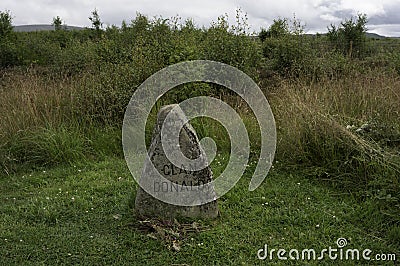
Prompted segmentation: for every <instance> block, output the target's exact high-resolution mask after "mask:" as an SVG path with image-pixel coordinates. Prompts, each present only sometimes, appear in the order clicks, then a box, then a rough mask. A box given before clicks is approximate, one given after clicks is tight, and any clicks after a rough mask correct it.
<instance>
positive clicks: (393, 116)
mask: <svg viewBox="0 0 400 266" xmlns="http://www.w3.org/2000/svg"><path fill="white" fill-rule="evenodd" d="M269 99H270V104H271V106H272V109H273V111H274V115H275V118H276V121H277V127H278V128H277V130H278V151H277V155H278V157H279V160H281V161H283V162H286V164H292V165H297V166H299V165H300V166H301V165H303V166H310V168H309V169H313V170H312V174H313V175H315V176H316V177H317V178H321V179H324V180H328V181H330V182H331V183H332V184H334V185H337V186H340V187H341V188H344V189H348V190H353V191H354V189H355V190H358V191H361V192H362V194H363V196H365V195H367V194H369V195H371V194H374V195H375V196H376V195H377V194H379V193H380V195H384V196H385V197H386V196H388V195H389V198H390V200H393V199H395V200H396V201H397V205H396V206H398V207H397V209H398V210H400V207H399V206H400V204H399V200H398V198H399V196H400V78H399V76H398V75H389V74H387V73H369V74H368V75H357V76H349V77H346V78H343V79H340V80H324V81H322V82H319V83H315V84H307V83H305V82H302V81H299V80H297V81H293V80H285V81H283V82H282V83H281V85H280V86H279V88H278V89H275V90H274V91H273V92H271V93H270V95H269Z"/></svg>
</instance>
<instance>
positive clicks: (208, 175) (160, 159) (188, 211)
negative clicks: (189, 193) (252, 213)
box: [135, 104, 219, 219]
mask: <svg viewBox="0 0 400 266" xmlns="http://www.w3.org/2000/svg"><path fill="white" fill-rule="evenodd" d="M176 107H177V108H176ZM174 108H175V109H174ZM173 109H174V112H173V113H174V114H173V119H176V120H179V119H181V121H175V122H177V124H179V123H182V124H183V123H184V122H182V121H185V120H187V119H186V116H185V114H184V113H183V111H182V110H181V109H180V108H179V106H178V105H176V104H174V105H168V106H165V107H163V108H162V109H161V110H160V111H159V113H158V117H157V124H156V126H155V128H154V131H153V136H152V142H151V145H150V147H149V151H148V156H149V158H150V161H146V163H145V165H144V168H143V173H142V176H141V179H140V180H139V183H141V182H148V183H147V184H150V187H151V189H152V192H153V191H154V192H156V193H169V192H171V191H173V190H174V189H175V188H174V186H173V185H168V184H167V182H159V181H152V179H154V180H156V179H155V178H154V177H153V176H152V175H151V174H150V173H149V172H150V171H149V170H148V169H150V168H151V167H152V166H154V167H155V169H157V171H158V173H160V174H161V175H162V176H163V177H164V178H166V179H167V180H169V181H171V182H173V183H170V184H179V185H181V186H185V187H183V188H186V187H187V189H191V188H192V186H198V185H203V184H207V183H208V182H210V181H211V180H212V171H211V169H210V167H209V166H206V167H205V168H202V169H201V170H194V171H191V170H188V169H182V168H183V167H182V166H181V167H179V166H177V165H175V164H173V163H172V162H170V161H169V160H168V158H167V156H166V154H165V152H164V149H163V146H162V142H161V131H162V125H163V122H164V120H165V119H166V117H167V115H168V114H169V113H170V112H171V111H172V110H173ZM182 119H183V120H182ZM168 128H169V127H168ZM172 134H177V133H172ZM179 148H180V151H181V152H182V154H183V155H184V156H185V157H187V158H188V159H190V160H195V159H197V158H199V157H200V156H204V158H206V157H205V153H204V150H203V148H202V147H201V146H200V142H199V140H198V137H197V135H196V132H195V131H194V129H193V127H192V126H191V125H190V124H189V123H188V122H187V123H184V125H183V127H182V130H181V131H180V133H179V147H178V149H179ZM170 186H171V187H170ZM207 193H211V194H208V195H211V196H213V198H215V197H214V196H215V191H214V189H213V187H211V189H209V190H208V191H207ZM175 195H177V196H178V197H179V196H180V195H179V191H178V192H177V191H175V194H174V196H175ZM182 196H184V193H182ZM135 211H136V213H137V214H138V215H139V216H141V217H147V218H150V217H152V218H163V219H173V218H179V217H188V218H215V217H217V216H218V214H219V211H218V205H217V201H216V200H213V201H211V202H208V203H205V204H201V205H196V206H177V205H172V204H169V203H166V202H163V201H161V200H159V199H157V198H155V197H153V196H152V195H150V194H149V193H147V192H146V191H145V190H144V189H143V188H142V187H139V188H138V191H137V195H136V202H135Z"/></svg>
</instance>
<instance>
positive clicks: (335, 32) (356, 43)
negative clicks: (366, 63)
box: [327, 14, 368, 57]
mask: <svg viewBox="0 0 400 266" xmlns="http://www.w3.org/2000/svg"><path fill="white" fill-rule="evenodd" d="M367 22H368V19H367V15H365V14H358V17H357V18H353V17H352V18H350V19H346V20H345V21H342V22H341V24H340V26H339V27H337V26H335V25H332V24H331V26H330V27H328V33H327V36H328V39H329V40H330V42H331V43H332V44H333V45H334V46H335V47H336V49H337V50H339V51H340V52H342V53H343V54H345V55H348V56H349V57H362V56H363V55H364V52H365V41H366V36H365V33H366V32H367V27H366V24H367Z"/></svg>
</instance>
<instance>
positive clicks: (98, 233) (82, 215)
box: [0, 157, 400, 265]
mask: <svg viewBox="0 0 400 266" xmlns="http://www.w3.org/2000/svg"><path fill="white" fill-rule="evenodd" d="M220 158H221V157H219V159H217V160H220V161H221V160H222V159H220ZM223 165H224V161H222V163H221V166H219V164H218V163H215V164H214V168H215V172H216V173H218V172H220V171H221V168H222V167H223ZM251 165H254V164H251ZM275 165H276V167H275V168H274V169H272V170H271V172H270V174H269V175H268V178H267V180H266V181H265V182H264V183H263V184H262V186H261V187H260V188H258V189H257V190H256V191H254V192H249V191H247V187H248V182H249V181H250V172H251V171H248V172H246V174H245V176H244V177H243V178H242V179H241V180H240V181H239V183H238V184H237V185H236V186H235V187H234V189H232V190H231V191H230V192H229V193H228V194H226V195H224V196H223V197H222V198H221V199H220V200H219V208H220V211H221V216H220V217H219V218H218V219H217V220H215V221H198V223H199V224H201V225H202V226H203V227H206V229H207V230H202V231H200V232H198V233H190V234H188V235H186V237H185V238H182V239H180V247H181V249H180V251H174V250H173V249H172V248H171V245H170V243H168V242H167V241H163V240H157V239H153V238H152V237H149V236H148V234H147V233H145V232H142V231H141V230H139V229H138V226H137V225H138V221H137V219H136V217H135V216H134V213H133V210H132V203H133V200H134V196H135V191H136V188H137V186H136V183H135V182H134V180H133V178H132V176H131V175H130V173H129V170H128V169H127V167H126V165H125V161H124V160H123V159H119V158H109V159H107V160H106V161H102V162H97V163H94V162H90V163H87V164H79V165H76V166H68V167H65V166H58V167H55V168H52V169H47V170H43V171H36V172H31V173H29V172H26V173H23V174H21V173H19V174H15V175H12V176H1V177H0V202H1V205H0V258H1V260H2V262H1V264H2V265H28V264H29V265H58V264H85V265H111V264H119V265H124V264H126V265H173V264H175V265H265V264H267V263H269V262H270V261H268V260H266V261H260V260H259V259H258V258H257V251H258V250H259V249H260V248H262V247H263V246H264V245H265V244H268V246H269V247H270V248H275V249H279V248H284V249H286V250H290V249H291V248H296V249H299V250H302V249H305V248H314V249H315V250H317V251H318V250H321V249H323V248H328V247H329V246H332V247H333V248H334V247H336V240H337V239H338V238H340V237H344V238H346V239H347V240H348V247H349V248H358V249H366V248H369V249H371V250H373V252H374V253H373V254H376V253H396V254H397V259H399V256H400V245H399V243H400V241H399V239H400V236H399V232H400V229H399V225H398V224H397V225H395V224H387V223H388V222H387V220H386V219H385V215H384V214H383V213H381V212H380V209H379V205H378V204H377V203H376V202H375V201H372V200H368V199H367V200H365V201H362V202H360V201H358V200H357V199H356V198H354V197H352V195H351V194H347V193H343V192H341V191H338V190H335V189H333V188H332V187H329V186H326V185H324V184H321V183H319V182H316V180H313V179H309V178H307V177H306V176H304V175H303V174H302V173H300V172H299V171H295V172H290V171H288V170H283V168H281V167H279V165H280V163H276V164H275ZM251 167H254V166H251ZM273 262H274V263H277V264H280V263H281V264H282V265H284V264H286V263H289V264H290V263H291V264H293V265H294V264H296V263H298V264H304V263H305V261H299V262H295V261H287V262H286V263H283V262H282V261H278V260H276V259H275V260H274V261H273ZM322 262H323V263H324V264H328V265H329V264H332V265H334V264H337V261H336V262H335V261H330V260H328V259H325V260H323V261H322ZM347 263H348V264H353V263H356V262H352V261H350V262H347ZM358 263H359V264H366V261H362V260H361V261H359V262H358ZM371 263H372V264H373V262H371ZM307 264H316V262H312V261H311V262H307Z"/></svg>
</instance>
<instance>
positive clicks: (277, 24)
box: [258, 18, 290, 41]
mask: <svg viewBox="0 0 400 266" xmlns="http://www.w3.org/2000/svg"><path fill="white" fill-rule="evenodd" d="M288 34H290V30H289V24H288V19H286V18H283V19H282V18H278V19H274V23H272V25H271V26H270V27H269V28H268V30H265V29H261V32H260V33H259V35H258V36H259V37H260V39H261V41H265V40H266V39H267V38H280V37H283V36H285V35H288Z"/></svg>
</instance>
